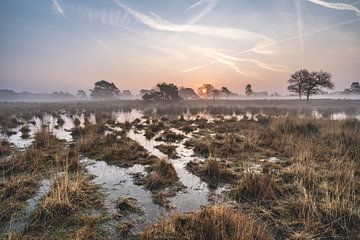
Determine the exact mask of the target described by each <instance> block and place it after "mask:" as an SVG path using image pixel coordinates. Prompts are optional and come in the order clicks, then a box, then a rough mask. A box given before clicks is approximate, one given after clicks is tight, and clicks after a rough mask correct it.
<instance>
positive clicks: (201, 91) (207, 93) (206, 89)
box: [197, 83, 215, 98]
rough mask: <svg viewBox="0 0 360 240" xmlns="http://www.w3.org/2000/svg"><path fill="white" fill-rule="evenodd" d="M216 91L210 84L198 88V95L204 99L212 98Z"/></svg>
mask: <svg viewBox="0 0 360 240" xmlns="http://www.w3.org/2000/svg"><path fill="white" fill-rule="evenodd" d="M214 90H215V88H214V86H213V85H211V84H208V83H205V84H203V85H201V86H200V87H198V89H197V92H198V95H199V96H200V97H202V98H209V97H211V96H212V94H213V91H214Z"/></svg>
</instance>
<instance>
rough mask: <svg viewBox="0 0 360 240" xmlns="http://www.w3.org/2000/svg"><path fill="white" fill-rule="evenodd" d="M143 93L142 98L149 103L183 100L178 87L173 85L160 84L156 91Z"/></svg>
mask: <svg viewBox="0 0 360 240" xmlns="http://www.w3.org/2000/svg"><path fill="white" fill-rule="evenodd" d="M143 92H144V95H143V96H142V98H143V99H144V100H147V101H162V102H177V101H180V100H182V98H181V97H180V95H179V89H178V87H177V86H176V85H174V84H172V83H165V82H163V83H158V84H157V85H156V89H152V90H150V91H148V92H145V91H143Z"/></svg>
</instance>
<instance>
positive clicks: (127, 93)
mask: <svg viewBox="0 0 360 240" xmlns="http://www.w3.org/2000/svg"><path fill="white" fill-rule="evenodd" d="M122 95H123V96H124V97H131V91H130V90H124V91H123V93H122Z"/></svg>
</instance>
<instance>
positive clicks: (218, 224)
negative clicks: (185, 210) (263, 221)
mask: <svg viewBox="0 0 360 240" xmlns="http://www.w3.org/2000/svg"><path fill="white" fill-rule="evenodd" d="M140 239H141V240H170V239H178V240H208V239H212V240H233V239H242V240H265V239H271V237H270V236H269V235H268V234H267V232H266V231H265V229H264V228H263V227H261V226H259V225H258V224H256V223H255V221H254V220H252V219H251V218H250V217H249V216H247V215H246V214H243V213H239V212H236V211H234V209H232V208H230V207H228V206H225V205H220V206H214V207H205V208H204V209H203V210H201V211H200V212H198V213H189V214H184V215H181V214H173V215H172V216H170V217H169V218H168V219H165V220H164V221H161V222H159V223H157V224H154V225H153V226H151V227H149V228H148V229H146V230H145V231H144V232H143V233H142V234H141V235H140Z"/></svg>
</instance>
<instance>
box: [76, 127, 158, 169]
mask: <svg viewBox="0 0 360 240" xmlns="http://www.w3.org/2000/svg"><path fill="white" fill-rule="evenodd" d="M80 151H81V152H82V153H84V154H85V155H86V156H88V157H93V158H96V159H99V160H104V161H106V162H108V163H110V164H114V165H118V166H122V167H130V166H132V165H134V164H136V163H139V164H150V163H152V162H153V158H152V157H151V156H149V154H148V152H147V151H146V149H145V148H144V147H142V146H141V145H140V144H139V143H137V142H136V141H134V140H132V139H130V138H128V137H126V136H125V135H124V134H122V133H116V132H115V133H110V134H107V135H102V134H98V133H96V132H95V131H89V132H87V133H86V134H85V136H84V137H83V138H82V139H81V142H80Z"/></svg>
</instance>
